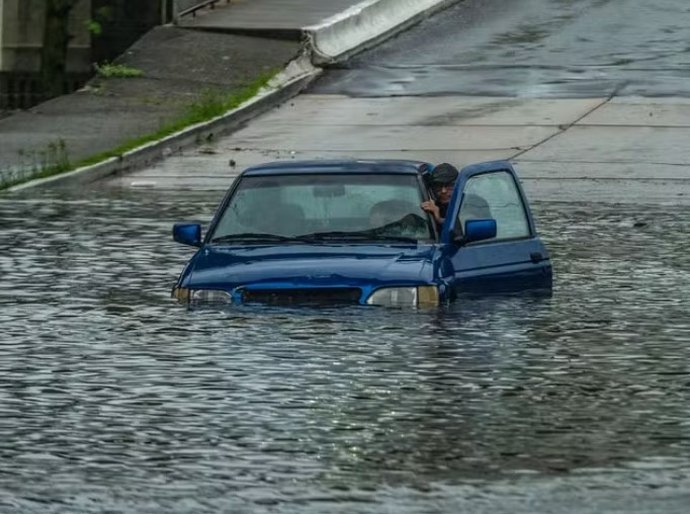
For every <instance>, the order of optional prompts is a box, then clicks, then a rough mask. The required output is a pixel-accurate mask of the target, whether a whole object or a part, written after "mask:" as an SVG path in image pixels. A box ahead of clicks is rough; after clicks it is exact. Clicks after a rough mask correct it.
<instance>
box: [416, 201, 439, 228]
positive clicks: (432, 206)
mask: <svg viewBox="0 0 690 514" xmlns="http://www.w3.org/2000/svg"><path fill="white" fill-rule="evenodd" d="M421 207H422V210H423V211H426V212H428V213H429V214H431V215H432V216H433V217H434V220H436V223H438V224H439V225H442V224H443V221H444V220H443V218H442V217H441V211H440V209H439V208H438V205H436V202H434V201H432V200H427V201H426V202H424V203H422V205H421Z"/></svg>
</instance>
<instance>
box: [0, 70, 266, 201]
mask: <svg viewBox="0 0 690 514" xmlns="http://www.w3.org/2000/svg"><path fill="white" fill-rule="evenodd" d="M273 76H274V73H273V72H271V73H270V74H264V75H262V76H260V77H259V78H258V79H256V80H255V81H253V82H252V83H250V84H249V85H248V86H246V87H244V88H242V89H241V90H239V91H236V92H234V93H227V92H222V91H218V90H207V91H204V92H203V93H201V95H200V96H199V97H198V98H197V99H196V100H194V101H193V102H191V103H190V104H188V105H187V106H186V107H185V108H183V109H182V112H181V114H180V116H179V117H178V118H176V119H175V120H173V121H171V122H169V123H166V124H164V125H163V126H161V128H159V129H158V130H157V131H156V132H153V133H150V134H145V135H142V136H139V137H135V138H132V139H129V140H127V141H125V142H124V143H122V144H121V145H119V146H117V147H116V148H114V149H112V150H108V151H105V152H101V153H99V154H95V155H92V156H90V157H87V158H86V159H82V160H80V161H78V162H76V163H74V164H72V163H71V162H70V160H69V156H68V152H67V147H66V145H65V142H64V141H62V140H59V141H58V142H57V143H51V144H50V145H48V148H47V150H46V151H45V152H38V153H36V152H34V154H36V155H38V156H39V158H38V159H33V162H34V164H33V165H31V166H29V167H28V168H26V167H24V169H25V171H23V172H21V173H19V172H4V173H3V172H2V171H1V170H0V191H1V190H3V189H7V188H9V187H12V186H14V185H17V184H20V183H22V182H26V181H28V180H33V179H38V178H45V177H50V176H53V175H57V174H60V173H64V172H66V171H72V170H75V169H77V168H81V167H84V166H90V165H93V164H97V163H99V162H102V161H105V160H107V159H110V158H112V157H121V156H122V155H123V154H125V153H127V152H129V151H131V150H134V149H135V148H138V147H140V146H143V145H145V144H147V143H151V142H153V141H157V140H159V139H162V138H164V137H166V136H169V135H171V134H174V133H175V132H178V131H180V130H182V129H184V128H186V127H189V126H191V125H195V124H197V123H202V122H204V121H208V120H210V119H213V118H215V117H217V116H221V115H222V114H225V113H226V112H228V111H230V110H231V109H234V108H236V107H238V106H239V105H240V104H242V103H244V102H246V101H247V100H249V99H250V98H252V97H253V96H255V95H256V94H257V93H258V92H259V90H260V89H261V88H262V87H264V86H265V85H266V84H267V83H268V81H269V80H271V78H272V77H273ZM34 154H31V155H34ZM23 155H24V156H28V155H30V154H29V153H25V154H23ZM3 176H4V177H5V178H3Z"/></svg>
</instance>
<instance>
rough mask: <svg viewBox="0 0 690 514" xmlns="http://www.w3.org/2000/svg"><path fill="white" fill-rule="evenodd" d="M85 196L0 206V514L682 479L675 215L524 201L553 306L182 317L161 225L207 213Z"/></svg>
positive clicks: (232, 506)
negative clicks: (549, 272) (531, 210)
mask: <svg viewBox="0 0 690 514" xmlns="http://www.w3.org/2000/svg"><path fill="white" fill-rule="evenodd" d="M89 195H90V196H86V197H85V196H76V195H69V194H65V195H57V194H50V193H45V194H42V195H41V196H38V197H35V196H29V195H26V196H21V195H19V196H11V197H4V198H0V223H1V225H0V240H1V246H2V248H3V250H2V253H0V271H1V272H2V276H3V277H4V280H5V287H3V289H2V290H1V291H0V323H1V325H0V326H1V327H2V333H1V334H2V335H1V337H2V345H1V346H0V351H1V352H2V353H1V355H0V460H1V461H2V462H3V465H2V466H1V467H0V491H4V492H2V493H0V507H4V506H5V505H7V506H8V507H7V509H5V510H10V511H12V510H16V511H27V510H30V509H36V510H40V511H42V512H75V511H81V512H101V511H103V510H104V509H106V510H107V509H112V510H113V511H125V512H142V511H151V510H159V511H163V510H165V511H170V512H202V511H208V512H217V511H218V510H219V509H221V510H222V509H225V510H229V511H233V512H235V511H237V512H245V511H247V512H261V511H271V512H288V511H290V512H322V511H324V509H325V510H328V511H332V510H333V509H334V508H336V505H338V506H339V508H341V509H343V510H342V511H343V512H346V511H348V509H350V510H349V511H357V512H381V509H382V508H388V509H397V510H396V511H403V512H404V511H405V510H406V509H407V510H408V511H425V512H426V511H433V509H434V505H446V506H449V505H450V504H455V505H459V504H463V502H468V501H470V500H471V499H472V498H474V497H477V495H479V496H480V497H482V498H484V499H485V500H486V498H496V497H501V495H504V496H505V495H508V497H510V494H513V493H511V492H510V491H512V489H510V488H509V487H508V486H504V485H501V484H505V481H506V480H511V481H513V480H520V481H526V482H525V485H523V486H521V489H520V490H521V491H523V493H524V494H527V493H525V491H534V494H537V496H538V493H539V491H542V488H544V487H546V488H552V487H553V488H558V487H560V486H559V485H558V484H561V483H562V482H560V481H561V480H570V478H567V477H570V476H573V475H574V474H577V478H573V480H576V481H577V483H578V484H580V485H579V486H578V487H582V488H584V489H587V488H588V487H591V488H593V489H596V488H597V487H600V486H601V484H604V485H607V486H611V484H613V483H615V482H616V480H617V477H619V476H621V475H620V474H618V475H611V474H610V472H611V470H616V471H618V472H619V473H624V476H625V477H626V478H627V479H631V477H632V478H635V477H638V478H639V476H641V475H637V474H635V475H634V476H633V475H631V473H632V471H630V469H634V470H635V473H642V472H641V471H640V469H641V468H642V469H644V468H646V467H650V465H649V463H650V462H651V463H652V464H653V465H652V466H651V467H652V472H650V471H649V470H645V471H644V473H646V474H644V477H643V478H639V480H640V481H641V482H642V483H645V484H646V483H656V482H657V481H658V480H661V478H660V477H662V476H666V475H664V473H666V472H668V473H671V471H669V470H675V471H674V473H675V474H674V475H672V476H673V477H675V478H669V479H664V481H663V484H664V485H665V486H667V485H668V484H669V483H670V482H673V481H674V480H675V481H679V483H683V484H687V483H690V482H688V481H687V476H688V475H687V473H685V471H684V470H685V469H688V468H690V440H689V439H688V430H687V429H688V426H689V425H690V414H689V413H688V409H687V405H688V399H689V396H690V371H689V370H688V365H687V363H688V362H689V359H688V358H689V357H690V355H689V354H690V350H689V349H688V347H687V344H685V343H686V342H687V341H688V340H689V339H690V321H689V320H690V316H689V314H690V312H689V311H690V307H689V305H690V301H688V300H690V271H689V270H690V257H689V255H690V252H689V251H688V250H690V248H689V246H690V243H689V242H688V241H690V239H688V237H687V228H686V227H687V226H688V221H689V220H690V210H689V209H687V208H674V210H673V211H672V212H671V211H668V210H663V209H660V208H655V207H649V208H645V209H644V210H643V211H640V210H637V209H635V210H633V209H632V208H630V207H624V208H623V207H616V206H596V205H572V204H563V205H560V204H552V203H550V204H541V205H539V204H538V205H537V206H536V211H537V216H538V220H539V226H540V228H541V231H542V234H543V236H544V238H545V239H546V240H547V242H548V244H549V247H550V249H551V251H552V254H553V258H554V262H555V277H556V282H555V292H554V297H553V298H551V299H536V298H503V299H500V300H496V299H491V300H477V301H472V302H467V303H459V304H455V305H453V306H450V307H447V308H442V309H439V310H437V311H419V312H412V313H410V312H407V311H394V310H386V309H368V308H359V307H353V308H351V309H338V310H334V309H278V308H257V307H238V308H234V309H231V310H226V311H215V310H198V311H185V310H183V309H181V308H180V307H178V306H177V305H175V304H174V303H172V302H171V301H170V300H169V298H168V296H169V288H170V286H171V285H172V283H173V282H174V279H175V278H176V275H177V273H178V272H179V271H180V270H181V267H182V265H183V264H184V262H185V261H186V260H187V259H188V257H189V255H190V252H191V251H193V250H191V249H186V248H184V247H181V246H179V245H176V244H175V243H173V242H172V241H171V237H170V229H171V224H172V222H173V221H176V220H179V219H201V220H208V219H209V218H210V216H211V215H212V211H213V208H214V206H215V203H216V202H217V200H218V198H208V197H203V196H201V195H199V196H198V197H194V195H192V196H193V197H192V198H191V200H190V194H189V193H185V194H184V195H176V194H173V193H161V192H156V193H146V192H118V193H113V192H107V193H104V192H98V191H92V192H90V193H89ZM635 463H638V464H635ZM655 466H656V467H655ZM649 473H652V474H651V475H650V474H649ZM525 477H526V478H525ZM559 477H566V478H559ZM568 483H569V482H568ZM545 484H546V485H545ZM505 487H508V489H505ZM563 487H564V488H566V489H567V488H568V486H566V485H563ZM497 488H498V489H497ZM502 488H503V489H502ZM578 490H579V489H578ZM506 491H508V492H506ZM513 492H514V491H513ZM523 493H521V494H523ZM583 494H584V493H583ZM587 494H589V493H587ZM402 499H405V501H403V500H402ZM511 501H513V502H515V501H517V500H511ZM602 501H603V500H602ZM494 507H495V505H494ZM448 508H450V507H448ZM0 510H2V509H0ZM518 510H519V509H516V511H518ZM493 511H494V512H495V511H496V510H495V509H494V510H493ZM678 512H682V510H678Z"/></svg>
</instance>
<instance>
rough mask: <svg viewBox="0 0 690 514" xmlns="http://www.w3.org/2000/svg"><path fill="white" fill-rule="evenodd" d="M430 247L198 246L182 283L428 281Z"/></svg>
mask: <svg viewBox="0 0 690 514" xmlns="http://www.w3.org/2000/svg"><path fill="white" fill-rule="evenodd" d="M435 248H436V247H435V246H434V245H431V244H425V245H418V246H394V245H357V246H352V245H348V246H343V245H279V246H253V247H236V246H233V247H214V246H208V247H204V248H202V249H201V250H200V251H199V252H198V253H197V255H196V256H195V258H194V260H193V263H192V266H191V267H190V269H189V272H188V273H187V274H186V276H185V277H184V278H183V280H182V283H181V285H182V287H189V288H194V289H203V288H207V287H208V288H219V287H221V288H223V289H233V288H235V287H238V286H248V287H251V286H256V287H262V286H263V287H273V286H282V287H345V286H350V287H356V286H369V287H379V286H382V285H415V284H428V283H432V281H433V265H432V259H433V256H434V253H435Z"/></svg>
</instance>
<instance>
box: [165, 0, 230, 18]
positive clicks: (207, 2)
mask: <svg viewBox="0 0 690 514" xmlns="http://www.w3.org/2000/svg"><path fill="white" fill-rule="evenodd" d="M221 1H222V0H173V13H172V14H173V16H172V18H173V21H174V22H177V20H179V19H180V18H182V17H183V16H189V15H190V14H191V15H192V16H196V12H197V11H198V10H200V9H205V8H207V7H210V8H211V9H213V8H214V7H215V6H216V4H217V3H218V2H221ZM225 2H226V3H230V0H225Z"/></svg>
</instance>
